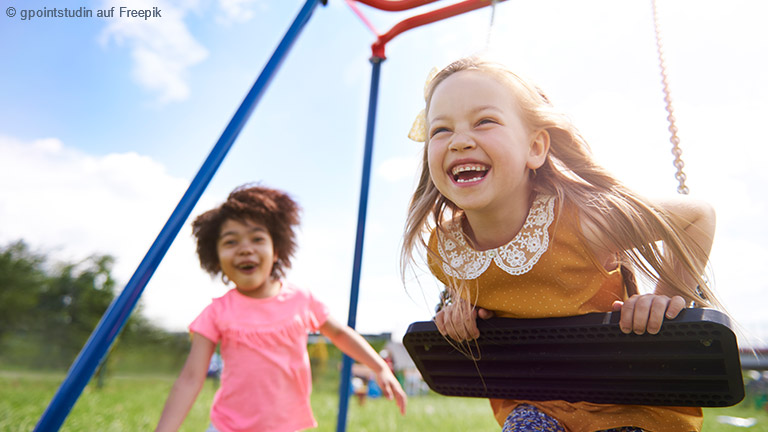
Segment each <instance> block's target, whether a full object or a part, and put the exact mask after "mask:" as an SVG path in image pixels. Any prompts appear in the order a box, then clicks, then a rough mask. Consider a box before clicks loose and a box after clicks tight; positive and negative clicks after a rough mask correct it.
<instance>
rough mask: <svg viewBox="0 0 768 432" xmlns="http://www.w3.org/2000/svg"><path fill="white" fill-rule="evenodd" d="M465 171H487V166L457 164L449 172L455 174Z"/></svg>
mask: <svg viewBox="0 0 768 432" xmlns="http://www.w3.org/2000/svg"><path fill="white" fill-rule="evenodd" d="M466 171H488V168H486V167H485V166H483V165H459V166H456V167H453V169H452V170H451V174H453V175H456V174H459V173H463V172H466Z"/></svg>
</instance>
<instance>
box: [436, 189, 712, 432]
mask: <svg viewBox="0 0 768 432" xmlns="http://www.w3.org/2000/svg"><path fill="white" fill-rule="evenodd" d="M555 204H556V200H555V198H554V197H552V196H543V195H540V196H537V197H536V199H535V200H534V202H533V204H532V206H531V209H530V211H529V214H528V217H527V219H526V222H525V224H524V226H523V228H522V229H521V230H520V232H519V233H518V234H517V236H516V237H515V238H514V239H513V240H512V241H510V242H509V243H507V244H505V245H502V246H500V247H498V248H495V249H490V250H485V251H477V250H475V249H473V248H472V246H471V245H470V244H469V243H468V242H467V241H466V237H465V235H464V233H463V231H462V228H461V224H460V223H456V224H453V226H448V227H447V231H448V234H447V235H446V234H445V233H441V232H438V231H433V232H432V235H431V236H430V239H429V248H430V249H431V251H433V252H435V254H436V255H437V256H439V257H440V259H437V258H435V256H431V255H430V258H429V266H430V269H431V271H432V273H433V274H434V275H435V276H436V277H437V278H438V279H439V280H440V281H442V282H443V283H444V284H446V285H448V284H449V281H450V280H451V279H453V280H459V281H460V282H461V283H463V284H465V285H466V287H467V288H468V289H467V292H465V297H470V298H468V300H469V301H471V302H473V303H474V304H476V305H477V306H478V307H481V308H484V309H488V310H492V311H494V312H495V313H496V316H499V317H509V318H546V317H566V316H575V315H583V314H587V313H590V312H608V311H610V310H611V306H612V304H613V302H614V301H615V300H624V299H626V297H627V293H626V288H625V286H624V282H623V277H622V274H621V270H620V268H619V267H618V266H617V268H616V269H614V270H612V271H609V270H606V269H605V268H604V267H603V265H602V264H600V263H599V262H597V259H596V258H595V256H594V253H593V252H592V251H591V250H590V249H589V248H588V247H587V245H586V244H585V242H584V240H583V237H582V236H581V235H580V233H581V230H580V222H579V217H578V213H577V211H576V209H575V208H574V207H573V206H569V205H568V204H567V203H565V205H564V206H563V207H562V212H561V213H562V214H556V213H557V210H556V205H555ZM438 240H439V241H438ZM523 403H525V404H529V405H533V406H535V407H537V408H538V409H539V410H540V411H542V412H544V413H546V414H547V415H549V416H551V417H553V418H555V419H557V420H558V421H559V422H560V423H561V425H562V426H563V427H564V428H565V429H566V430H568V431H571V432H594V431H599V430H603V429H611V428H617V427H622V426H634V427H639V428H642V429H644V430H646V431H664V432H691V431H700V430H701V424H702V420H703V417H702V411H701V408H697V407H659V406H637V405H606V404H594V403H589V402H576V403H572V402H566V401H557V400H556V401H524V400H501V399H491V407H492V409H493V412H494V415H495V417H496V420H497V421H498V422H499V424H500V425H503V424H504V421H505V420H506V418H507V415H508V414H509V413H510V412H511V411H512V410H513V409H514V408H515V407H516V406H517V405H519V404H523Z"/></svg>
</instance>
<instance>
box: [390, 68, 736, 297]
mask: <svg viewBox="0 0 768 432" xmlns="http://www.w3.org/2000/svg"><path fill="white" fill-rule="evenodd" d="M461 71H478V72H482V73H486V74H488V75H490V76H492V77H495V78H496V79H498V80H499V82H501V83H503V84H505V85H506V86H507V87H508V88H509V89H510V91H511V92H512V94H513V95H514V97H515V98H516V100H517V103H518V106H519V107H520V115H521V117H522V120H523V122H524V123H526V124H527V125H528V127H529V130H546V131H547V132H548V133H549V135H550V150H549V154H548V155H547V158H546V160H545V162H544V164H543V165H542V166H541V167H540V168H538V169H537V170H536V174H535V176H533V177H532V187H533V191H534V192H535V193H541V194H548V195H554V196H555V197H556V198H557V203H558V207H560V208H559V209H558V210H560V209H562V206H563V203H569V205H573V206H574V207H575V208H576V209H577V210H578V213H579V214H580V215H581V217H583V218H585V219H586V220H587V221H589V222H591V223H593V224H594V225H595V226H598V227H601V228H602V229H603V230H604V231H605V234H606V237H607V239H608V240H609V241H610V242H611V243H612V244H615V245H631V247H630V248H628V249H627V250H624V251H621V252H619V257H618V261H619V263H620V264H622V265H624V264H628V265H630V266H631V267H632V268H634V269H637V270H639V271H640V273H641V274H642V275H644V276H646V277H647V278H648V279H649V280H650V281H651V282H655V283H657V284H660V285H659V286H660V287H662V289H663V291H664V292H660V293H662V294H666V295H669V296H673V295H680V296H682V297H683V298H684V299H685V300H686V302H687V303H691V302H695V304H696V305H698V306H715V307H718V308H720V309H722V305H720V303H719V302H718V301H717V299H716V298H715V296H714V294H713V292H712V290H711V289H710V286H709V284H708V283H707V280H705V277H704V276H703V274H702V273H703V271H704V269H705V266H706V264H707V262H708V251H705V250H703V249H702V248H701V247H700V246H699V245H698V244H697V243H696V242H695V241H694V240H693V239H692V238H691V236H690V235H689V234H688V233H686V232H685V231H684V230H683V229H682V227H680V226H677V225H676V224H675V223H673V221H672V215H670V214H668V213H667V212H665V211H664V210H663V209H662V208H659V207H658V206H656V205H654V204H653V203H652V202H650V201H649V200H647V199H645V198H643V197H641V196H640V195H638V194H637V193H635V192H633V191H632V190H630V189H629V188H627V187H626V186H624V185H623V184H622V183H621V182H619V181H618V180H617V179H616V178H615V177H613V176H612V175H611V174H610V173H609V172H608V171H607V170H605V169H604V168H603V167H601V166H600V165H598V164H597V163H596V162H595V160H594V159H593V157H592V154H591V150H590V148H589V145H588V144H587V142H586V140H584V138H583V137H582V136H581V134H580V133H579V131H578V130H577V129H576V128H575V126H574V125H573V124H572V123H571V121H570V119H569V118H568V117H567V116H565V115H564V114H562V113H560V112H558V111H556V110H555V109H554V107H553V106H552V104H551V103H550V101H549V100H548V99H547V97H546V96H545V95H544V93H543V92H542V91H541V90H539V89H538V88H537V87H536V86H534V85H532V84H530V83H528V82H527V81H525V80H524V79H522V78H521V77H520V76H518V75H516V74H514V73H512V72H510V71H509V70H507V69H506V68H504V67H503V66H501V65H498V64H495V63H492V62H489V61H485V60H482V59H479V58H474V57H471V58H465V59H461V60H458V61H456V62H454V63H452V64H450V65H449V66H447V67H446V68H444V69H443V70H442V71H440V72H439V73H438V74H437V75H436V76H435V78H434V79H433V80H432V82H431V83H430V85H429V88H428V92H427V97H426V111H425V112H429V107H430V102H431V100H432V95H433V94H434V92H435V89H436V88H437V87H438V86H439V85H440V84H441V83H442V82H443V81H445V79H446V78H448V77H449V76H451V75H452V74H455V73H457V72H461ZM428 145H429V137H428V136H427V140H426V142H425V145H424V152H423V160H422V170H421V175H420V178H419V182H418V185H417V187H416V190H415V191H414V193H413V196H412V198H411V201H410V205H409V209H408V210H409V211H408V216H407V219H406V225H405V234H404V237H403V247H402V251H401V271H402V276H403V278H405V273H406V269H407V268H408V267H409V265H410V264H412V263H413V254H414V252H415V249H417V248H419V249H422V250H425V251H427V253H428V254H430V257H431V258H434V259H436V260H439V261H443V260H442V259H441V258H440V257H439V255H437V254H436V253H435V252H434V251H431V250H430V249H429V248H428V247H427V244H426V242H425V237H426V236H428V235H429V234H428V233H429V232H430V231H431V230H433V229H436V230H440V232H441V233H446V234H447V230H446V228H445V226H446V224H448V223H449V222H450V221H452V220H455V218H457V217H458V216H461V214H462V210H461V209H460V208H458V207H457V206H456V205H455V204H454V203H452V202H451V201H449V200H448V199H446V198H445V197H444V196H442V195H441V194H440V192H439V191H438V190H437V188H436V187H435V185H434V183H433V182H432V180H431V178H430V174H429V167H428V163H427V157H428V154H427V148H428ZM658 241H661V242H662V244H663V247H662V246H660V245H659V244H658V243H657V242H658ZM676 263H677V266H676V265H675V264H676ZM446 264H448V263H446ZM680 270H682V272H681V271H680ZM681 273H682V274H685V275H688V276H689V277H690V278H692V279H693V280H695V281H696V284H697V285H698V287H690V286H689V285H688V284H686V283H685V281H684V277H683V276H682V275H681ZM462 285H466V284H465V283H462V282H460V281H453V280H452V281H450V284H449V287H448V288H449V289H450V290H451V294H455V293H457V292H461V290H462V289H463V290H466V288H467V287H466V286H462ZM628 288H629V289H631V287H628ZM454 298H456V297H454Z"/></svg>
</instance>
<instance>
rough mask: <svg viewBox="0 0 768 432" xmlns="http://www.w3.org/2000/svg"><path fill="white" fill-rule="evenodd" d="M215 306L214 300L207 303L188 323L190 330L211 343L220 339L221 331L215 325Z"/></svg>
mask: <svg viewBox="0 0 768 432" xmlns="http://www.w3.org/2000/svg"><path fill="white" fill-rule="evenodd" d="M216 306H217V305H216V303H215V302H214V303H211V304H209V305H208V306H207V307H206V308H205V309H203V311H202V312H200V315H198V316H197V318H195V320H194V321H192V324H190V325H189V331H190V332H192V333H197V334H199V335H201V336H204V337H205V338H207V339H209V340H211V341H212V342H213V343H218V342H219V341H220V340H221V331H220V330H219V326H218V325H216V321H217V320H216V316H217V310H218V308H217V307H216Z"/></svg>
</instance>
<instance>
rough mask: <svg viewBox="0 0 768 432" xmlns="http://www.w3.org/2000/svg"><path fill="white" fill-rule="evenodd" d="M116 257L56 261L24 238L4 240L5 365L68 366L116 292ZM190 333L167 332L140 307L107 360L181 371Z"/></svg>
mask: <svg viewBox="0 0 768 432" xmlns="http://www.w3.org/2000/svg"><path fill="white" fill-rule="evenodd" d="M114 262H115V259H114V258H113V257H112V256H110V255H92V256H90V257H88V258H85V259H83V260H81V261H77V262H53V261H52V259H51V258H50V257H49V256H48V255H47V254H46V253H44V252H38V251H34V250H32V248H30V246H29V245H28V244H27V243H26V242H24V241H23V240H18V241H15V242H12V243H9V244H7V245H3V246H0V368H27V369H54V370H56V369H66V368H68V367H69V366H70V365H71V364H72V362H73V361H74V359H75V357H76V356H77V354H78V353H79V352H80V350H81V349H82V347H83V345H84V344H85V342H86V341H87V339H88V337H89V336H90V334H91V332H92V331H93V330H94V328H95V327H96V325H97V324H98V322H99V320H100V319H101V317H102V315H103V314H104V312H105V311H106V309H107V307H108V306H109V305H110V304H111V302H112V300H113V299H114V298H115V295H116V281H115V280H114V279H113V278H112V266H113V265H114ZM188 343H189V342H188V338H187V336H186V335H184V334H171V333H167V332H165V331H163V330H161V329H159V328H157V327H156V326H154V325H152V324H151V323H150V322H149V321H148V320H147V319H146V318H145V317H143V316H142V315H141V312H140V307H137V308H136V310H134V313H133V314H132V316H131V318H130V319H129V320H128V321H127V323H126V325H125V327H124V328H123V331H122V334H121V335H120V336H119V338H118V340H117V341H116V342H115V344H113V346H112V350H111V351H110V353H109V355H108V361H107V362H106V365H107V366H109V367H110V368H111V369H114V370H122V371H128V372H143V371H146V372H173V373H176V372H178V369H179V368H180V366H181V364H182V363H183V361H184V358H185V356H186V352H187V350H188Z"/></svg>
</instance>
